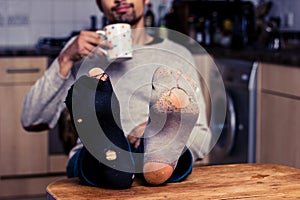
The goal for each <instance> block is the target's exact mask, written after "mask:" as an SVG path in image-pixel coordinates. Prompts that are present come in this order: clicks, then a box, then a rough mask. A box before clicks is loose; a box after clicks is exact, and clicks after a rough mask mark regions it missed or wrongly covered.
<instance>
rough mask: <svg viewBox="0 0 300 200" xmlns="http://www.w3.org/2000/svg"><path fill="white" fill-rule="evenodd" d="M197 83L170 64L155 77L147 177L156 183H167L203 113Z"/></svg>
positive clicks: (146, 144)
mask: <svg viewBox="0 0 300 200" xmlns="http://www.w3.org/2000/svg"><path fill="white" fill-rule="evenodd" d="M196 90H197V85H196V84H195V82H194V81H193V80H191V79H190V78H189V77H188V76H187V75H185V74H183V73H181V72H180V71H178V70H172V69H169V68H166V67H161V68H158V69H157V70H156V71H155V73H154V75H153V79H152V94H151V102H150V107H149V110H150V115H149V120H148V124H147V126H146V129H145V134H144V150H145V158H144V169H143V170H144V177H145V179H146V181H147V182H148V183H150V184H153V185H159V184H162V183H164V182H166V181H167V180H168V179H170V177H171V176H172V174H173V172H174V169H175V168H176V166H177V163H178V159H179V157H180V156H181V154H182V152H183V150H184V149H185V145H186V143H187V140H188V138H189V136H190V134H191V132H192V129H193V128H194V125H195V123H196V120H197V118H198V115H199V109H198V104H197V97H196V96H195V91H196Z"/></svg>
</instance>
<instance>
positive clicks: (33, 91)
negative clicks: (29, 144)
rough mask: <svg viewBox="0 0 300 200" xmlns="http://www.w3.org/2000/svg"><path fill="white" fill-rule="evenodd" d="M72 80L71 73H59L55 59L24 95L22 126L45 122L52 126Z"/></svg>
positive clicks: (62, 106) (57, 117) (56, 119)
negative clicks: (63, 74) (65, 75)
mask: <svg viewBox="0 0 300 200" xmlns="http://www.w3.org/2000/svg"><path fill="white" fill-rule="evenodd" d="M73 81H74V78H73V77H72V76H71V75H69V76H68V77H66V78H65V77H62V76H61V75H60V73H59V63H58V61H57V59H55V60H54V61H53V63H52V64H51V65H50V67H49V68H48V69H47V70H46V72H45V73H44V75H43V76H42V77H41V78H40V79H39V80H37V81H36V83H35V84H34V85H33V86H32V87H31V88H30V90H29V91H28V93H27V94H26V95H25V97H24V101H23V107H22V114H21V122H22V125H23V127H29V126H35V125H39V124H47V125H48V126H49V128H53V127H54V126H55V124H56V123H57V121H58V119H59V117H60V113H61V111H62V110H63V109H64V108H65V105H64V99H65V97H66V95H67V92H68V89H69V87H70V85H71V83H72V82H73Z"/></svg>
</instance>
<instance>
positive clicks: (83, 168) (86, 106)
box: [66, 76, 134, 188]
mask: <svg viewBox="0 0 300 200" xmlns="http://www.w3.org/2000/svg"><path fill="white" fill-rule="evenodd" d="M66 105H67V107H68V109H69V111H70V114H71V118H72V123H73V125H74V127H75V129H76V131H77V132H78V135H79V137H80V139H81V140H82V141H83V143H84V145H85V148H84V149H82V151H81V152H80V155H79V158H78V162H77V163H78V170H79V175H80V176H79V177H80V178H81V179H82V180H83V181H84V182H85V183H87V184H89V185H94V186H101V187H109V188H128V187H130V185H131V183H132V182H133V176H134V162H133V158H132V155H131V149H130V145H129V143H128V141H127V139H126V137H125V135H124V133H123V131H122V129H121V128H120V108H119V102H118V100H117V98H116V96H115V94H114V92H113V88H112V85H111V83H110V81H109V79H108V80H106V81H102V80H98V79H94V78H90V77H87V76H82V77H80V78H79V79H78V80H77V81H76V82H75V83H74V85H73V86H72V87H71V88H70V90H69V92H68V95H67V98H66ZM120 180H122V181H120Z"/></svg>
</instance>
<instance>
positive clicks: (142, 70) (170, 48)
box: [21, 38, 210, 159]
mask: <svg viewBox="0 0 300 200" xmlns="http://www.w3.org/2000/svg"><path fill="white" fill-rule="evenodd" d="M73 39H74V38H73ZM73 39H71V40H73ZM70 42H71V41H70ZM70 42H69V43H70ZM69 43H68V44H69ZM68 44H67V45H68ZM160 66H167V67H172V68H176V69H179V70H181V71H182V72H184V73H187V74H188V75H189V76H190V77H192V78H193V79H194V80H195V81H196V82H197V84H199V88H198V90H197V96H198V101H199V107H200V109H199V110H200V114H199V118H198V121H197V124H196V126H195V127H194V130H193V132H192V135H191V137H190V140H189V142H188V146H189V147H190V149H191V151H192V153H193V156H194V158H195V159H196V158H202V157H203V156H204V155H205V154H206V153H207V151H208V150H209V149H208V146H209V143H210V141H209V140H210V131H209V129H208V126H207V119H206V115H205V103H204V98H203V94H202V90H201V87H200V81H199V74H198V73H197V70H196V69H197V67H196V66H195V63H194V59H193V57H192V55H191V54H190V52H189V51H188V50H187V49H186V48H184V47H182V46H180V45H178V44H176V43H174V42H172V41H170V40H168V39H164V40H163V41H161V42H159V43H156V44H149V45H145V46H136V47H134V51H133V58H132V59H130V60H126V61H123V62H114V63H109V62H107V61H106V59H103V58H101V57H98V56H96V55H95V56H93V57H92V58H88V57H87V58H85V59H83V61H82V62H78V63H75V65H74V67H73V68H72V71H71V72H70V74H69V75H68V77H67V78H64V77H62V76H61V75H60V74H59V64H58V61H57V59H55V60H54V61H53V63H52V64H51V65H50V67H49V68H48V70H47V71H46V72H45V74H44V75H43V76H42V77H41V78H40V79H39V80H38V81H37V82H36V83H35V84H34V85H33V86H32V87H31V89H30V90H29V92H28V93H27V95H26V96H25V99H24V102H23V110H22V117H21V121H22V125H23V126H24V127H26V126H30V125H37V124H41V123H46V124H48V125H49V127H50V128H53V127H54V126H55V125H56V123H57V121H58V119H59V117H60V114H61V112H62V111H63V110H64V109H65V104H64V100H65V97H66V95H67V92H68V89H69V88H70V86H71V85H72V84H73V83H74V81H75V80H76V79H78V78H79V77H80V76H82V75H87V72H88V71H89V70H90V69H91V68H93V67H100V68H102V69H104V71H105V72H106V73H107V74H108V75H109V77H110V80H111V82H112V85H113V88H114V91H115V93H116V96H117V98H118V100H119V103H120V109H121V125H122V129H123V131H124V133H125V134H129V132H130V131H131V130H132V129H133V128H135V127H136V126H137V125H139V124H141V123H143V122H146V121H147V120H148V113H149V99H150V95H151V79H152V76H153V72H154V71H155V69H156V68H157V67H160ZM81 147H82V143H81V142H80V140H78V142H77V146H76V147H75V148H74V149H73V151H71V153H70V156H72V155H73V154H74V153H75V152H76V150H78V149H79V148H81Z"/></svg>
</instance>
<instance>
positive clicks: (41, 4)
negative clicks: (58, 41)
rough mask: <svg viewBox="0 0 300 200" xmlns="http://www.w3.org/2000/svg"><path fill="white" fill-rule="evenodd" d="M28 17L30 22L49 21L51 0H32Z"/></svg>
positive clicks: (50, 17)
mask: <svg viewBox="0 0 300 200" xmlns="http://www.w3.org/2000/svg"><path fill="white" fill-rule="evenodd" d="M31 5H32V6H31V13H30V19H31V21H32V22H36V21H38V22H40V21H42V22H45V23H51V21H52V20H53V1H41V0H32V3H31Z"/></svg>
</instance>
